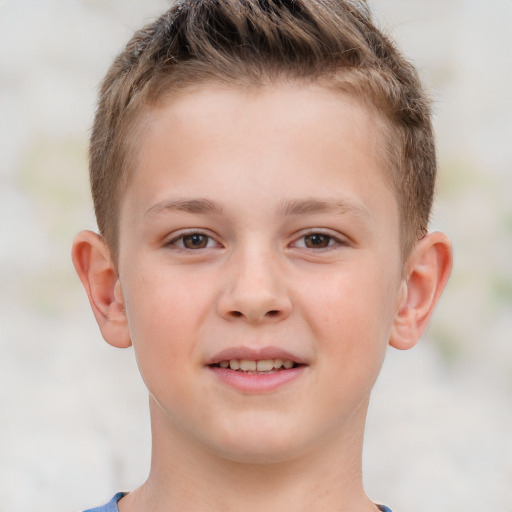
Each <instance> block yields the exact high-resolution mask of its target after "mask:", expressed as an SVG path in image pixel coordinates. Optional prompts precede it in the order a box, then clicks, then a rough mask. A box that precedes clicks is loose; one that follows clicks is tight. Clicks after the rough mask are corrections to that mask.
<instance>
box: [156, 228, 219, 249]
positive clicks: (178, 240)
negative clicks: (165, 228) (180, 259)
mask: <svg viewBox="0 0 512 512" xmlns="http://www.w3.org/2000/svg"><path fill="white" fill-rule="evenodd" d="M194 237H197V238H199V237H202V238H203V239H207V240H206V246H205V247H186V246H185V240H187V239H189V240H191V239H193V238H194ZM211 242H213V243H214V245H217V246H219V245H220V244H219V243H218V242H217V241H216V240H215V239H214V238H213V237H212V236H210V235H207V234H206V233H202V232H201V231H190V232H188V233H181V234H180V235H178V236H176V237H174V238H173V239H172V240H170V241H169V242H168V243H167V244H166V245H168V246H174V247H176V248H177V249H179V250H183V251H196V250H200V249H210V248H212V247H213V245H211ZM195 245H199V243H198V244H195Z"/></svg>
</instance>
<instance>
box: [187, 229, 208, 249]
mask: <svg viewBox="0 0 512 512" xmlns="http://www.w3.org/2000/svg"><path fill="white" fill-rule="evenodd" d="M209 239H210V237H208V236H206V235H202V234H200V233H193V234H191V235H185V236H184V237H182V240H183V247H185V248H186V249H204V248H205V247H207V246H208V241H209Z"/></svg>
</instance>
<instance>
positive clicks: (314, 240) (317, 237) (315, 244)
mask: <svg viewBox="0 0 512 512" xmlns="http://www.w3.org/2000/svg"><path fill="white" fill-rule="evenodd" d="M331 240H332V237H330V236H328V235H322V234H321V233H314V234H313V235H307V236H305V237H304V245H305V247H307V248H308V249H323V248H324V247H328V246H329V245H331Z"/></svg>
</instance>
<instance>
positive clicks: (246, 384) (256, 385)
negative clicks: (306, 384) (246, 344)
mask: <svg viewBox="0 0 512 512" xmlns="http://www.w3.org/2000/svg"><path fill="white" fill-rule="evenodd" d="M208 368H209V369H210V370H211V371H212V372H213V373H214V374H215V376H216V377H217V378H218V379H220V380H221V381H222V382H223V383H224V384H227V385H228V386H230V387H232V388H235V389H237V390H238V391H244V392H248V393H264V392H267V393H268V392H271V391H274V390H275V389H277V388H279V387H281V386H283V385H285V384H287V383H289V382H290V381H292V380H295V379H297V378H298V377H299V376H300V375H301V374H302V373H303V372H304V370H305V368H306V366H296V367H295V368H290V369H289V370H278V371H275V372H272V373H246V372H239V371H235V370H230V369H228V368H219V367H217V366H209V367H208Z"/></svg>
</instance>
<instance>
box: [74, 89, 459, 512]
mask: <svg viewBox="0 0 512 512" xmlns="http://www.w3.org/2000/svg"><path fill="white" fill-rule="evenodd" d="M374 116H375V114H373V113H371V112H369V111H368V110H367V109H366V108H364V107H363V106H361V105H360V104H358V103H357V102H356V101H354V100H352V99H350V98H348V97H346V96H343V95H341V94H338V93H334V92H332V91H327V90H325V89H322V88H320V87H316V86H306V85H301V84H293V86H292V87H290V84H281V85H278V86H272V87H267V88H262V89H258V90H253V91H246V90H238V89H229V88H220V87H214V86H210V87H204V88H200V89H198V90H195V91H194V92H188V93H185V94H183V95H181V96H179V97H178V98H174V99H173V100H172V101H171V102H168V103H166V104H164V105H162V106H160V107H158V108H154V109H153V110H151V112H150V113H149V114H148V115H147V116H146V117H145V118H144V119H143V120H142V123H143V130H142V134H143V135H142V138H141V141H140V148H139V151H138V160H137V162H136V165H135V169H134V173H133V176H131V179H130V182H129V185H128V187H127V190H126V192H125V194H124V197H123V201H122V204H121V206H120V240H119V260H118V262H113V261H112V259H111V257H110V252H109V250H108V248H107V247H106V245H105V244H104V242H103V240H102V239H101V237H99V236H98V235H95V234H94V233H91V232H83V233H81V234H80V235H78V237H77V239H76V240H75V245H74V249H73V259H74V262H75V266H76V268H77V271H78V273H79V275H80V277H81V279H82V282H83V283H84V286H85V288H86V290H87V292H88V295H89V298H90V301H91V305H92V308H93V311H94V313H95V316H96V319H97V320H98V323H99V325H100V328H101V330H102V333H103V336H104V337H105V339H106V340H107V341H108V342H109V343H111V344H112V345H115V346H119V347H125V346H129V345H131V344H133V346H134V349H135V355H136V358H137V362H138V365H139V368H140V371H141V374H142V377H143V379H144V381H145V383H146V385H147V387H148V390H149V393H150V410H151V421H152V431H153V457H152V464H151V472H150V476H149V478H148V480H147V482H146V483H145V484H144V485H143V486H142V487H141V488H140V489H137V490H136V491H134V492H132V493H130V494H129V495H127V496H126V497H125V498H123V499H122V500H121V501H120V503H119V508H120V510H121V512H129V511H143V510H149V509H151V510H154V511H160V510H161V511H164V510H165V511H174V510H176V511H178V510H180V511H188V510H190V511H197V510H208V511H215V510H219V511H220V510H223V511H226V510H240V509H243V510H245V511H253V510H254V511H260V510H294V511H299V512H300V511H304V512H306V511H308V512H311V511H316V510H322V511H323V512H325V511H342V510H346V511H349V510H350V511H352V512H353V511H361V512H362V511H370V510H375V509H376V507H375V505H374V504H373V503H372V502H371V501H370V500H369V498H367V497H366V495H365V493H364V490H363V486H362V478H361V452H362V437H363V431H364V422H365V417H366V410H367V406H368V400H369V395H370V391H371V389H372V386H373V384H374V382H375V379H376V378H377V375H378V373H379V371H380V368H381V365H382V362H383V360H384V355H385V351H386V347H387V346H388V344H391V345H393V346H395V347H397V348H401V349H406V348H410V347H412V346H413V345H414V344H415V343H416V342H417V341H418V339H419V337H420V336H421V334H422V332H423V331H424V329H425V327H426V325H427V322H428V319H429V317H430V315H431V313H432V309H433V307H434V305H435V302H436V301H437V299H438V297H439V295H440V293H441V290H442V288H443V286H444V284H445V282H446V279H447V278H448V274H449V271H450V267H451V249H450V245H449V242H448V240H447V239H446V237H445V236H444V235H442V234H441V233H431V234H429V235H427V236H426V237H424V238H423V239H422V240H420V241H419V242H418V243H417V244H416V247H415V248H414V250H413V252H412V254H411V256H410V258H409V259H408V261H407V262H402V260H401V256H400V240H399V217H398V208H397V203H396V199H395V197H394V195H393V192H392V190H391V189H390V187H389V186H388V184H387V182H386V180H385V177H384V175H383V172H382V170H381V168H380V163H379V159H378V154H379V151H378V149H379V144H380V136H381V134H380V133H379V128H378V127H379V126H381V123H379V122H377V120H376V119H375V118H374ZM404 269H405V271H404ZM235 346H243V347H245V348H248V349H254V350H259V349H261V348H262V347H266V346H273V347H277V348H278V349H282V350H286V351H287V352H289V353H292V354H293V355H294V357H295V358H296V359H300V361H301V362H303V368H302V371H301V372H300V374H299V376H298V377H296V378H294V379H292V380H291V381H289V382H287V383H285V384H284V385H281V386H278V387H277V388H276V389H273V390H271V391H268V390H267V391H261V392H248V391H240V390H239V389H235V388H233V387H232V386H229V385H227V384H226V383H225V382H223V381H222V380H221V379H219V378H218V376H217V374H215V372H212V370H211V368H210V367H209V366H208V361H210V360H211V359H212V358H214V357H215V355H216V354H218V353H219V352H221V351H224V350H227V349H230V348H232V347H235Z"/></svg>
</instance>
